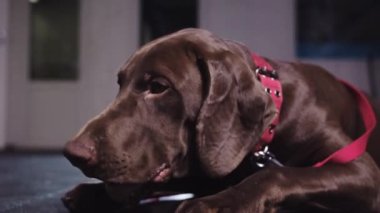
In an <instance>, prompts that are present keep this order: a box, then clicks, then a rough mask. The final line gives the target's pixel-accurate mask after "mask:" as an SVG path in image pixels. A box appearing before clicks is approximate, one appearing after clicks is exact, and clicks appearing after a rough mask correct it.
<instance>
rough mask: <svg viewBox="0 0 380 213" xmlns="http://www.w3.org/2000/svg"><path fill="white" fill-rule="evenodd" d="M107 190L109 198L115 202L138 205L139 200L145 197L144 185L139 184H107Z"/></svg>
mask: <svg viewBox="0 0 380 213" xmlns="http://www.w3.org/2000/svg"><path fill="white" fill-rule="evenodd" d="M105 189H106V192H107V194H108V196H109V197H110V198H111V199H112V200H113V201H115V202H120V203H127V204H131V205H135V204H137V202H138V200H139V199H140V198H141V197H142V196H144V193H145V189H144V184H138V183H123V184H119V183H109V182H105Z"/></svg>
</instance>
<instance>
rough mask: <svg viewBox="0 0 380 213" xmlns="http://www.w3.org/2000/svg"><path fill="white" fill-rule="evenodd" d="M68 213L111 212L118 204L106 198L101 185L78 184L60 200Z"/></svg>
mask: <svg viewBox="0 0 380 213" xmlns="http://www.w3.org/2000/svg"><path fill="white" fill-rule="evenodd" d="M61 200H62V202H63V204H64V205H65V206H66V208H67V209H69V211H70V212H72V213H76V212H81V213H86V212H91V213H96V212H112V210H114V209H115V208H116V207H117V206H118V204H116V203H114V202H113V201H111V199H110V198H109V197H108V196H107V194H106V192H105V189H104V186H103V185H102V184H80V185H78V186H76V187H75V188H74V189H72V190H71V191H69V192H67V193H66V194H65V195H64V196H63V197H62V198H61Z"/></svg>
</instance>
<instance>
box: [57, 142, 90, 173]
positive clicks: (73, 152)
mask: <svg viewBox="0 0 380 213" xmlns="http://www.w3.org/2000/svg"><path fill="white" fill-rule="evenodd" d="M63 154H64V156H65V157H66V158H67V159H68V160H69V161H70V162H71V163H72V164H73V165H74V166H76V167H79V168H80V169H85V168H88V167H91V166H94V165H95V164H96V163H97V159H96V158H97V157H96V150H95V142H94V141H93V140H91V139H90V138H88V137H79V138H77V139H74V140H71V141H69V142H68V143H67V144H66V146H65V149H64V151H63Z"/></svg>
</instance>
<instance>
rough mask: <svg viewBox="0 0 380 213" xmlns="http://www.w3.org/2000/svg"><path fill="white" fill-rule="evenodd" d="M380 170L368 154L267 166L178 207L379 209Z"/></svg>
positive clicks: (222, 209)
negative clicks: (348, 160) (302, 165)
mask: <svg viewBox="0 0 380 213" xmlns="http://www.w3.org/2000/svg"><path fill="white" fill-rule="evenodd" d="M377 180H378V169H377V167H376V166H375V164H374V163H373V162H372V160H371V159H370V158H369V157H368V156H367V155H365V156H362V157H361V158H360V159H358V160H356V161H354V162H351V163H348V164H328V165H325V166H324V167H322V168H313V167H308V168H267V169H264V170H262V171H260V172H257V173H255V174H253V175H252V176H250V177H248V178H246V179H245V180H243V181H242V182H241V183H239V184H237V185H236V186H233V187H230V188H228V189H226V190H224V191H222V192H220V193H218V194H215V195H211V196H207V197H204V198H199V199H194V200H191V201H186V202H184V203H182V204H181V205H180V207H179V208H178V209H177V212H181V213H182V212H256V213H261V212H278V210H279V209H284V208H286V209H292V210H293V209H294V210H298V211H299V210H300V209H314V211H318V212H377V211H378V210H379V207H380V204H379V189H380V186H379V182H378V181H377Z"/></svg>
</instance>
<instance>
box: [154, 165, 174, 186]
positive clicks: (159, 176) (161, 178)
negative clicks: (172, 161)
mask: <svg viewBox="0 0 380 213" xmlns="http://www.w3.org/2000/svg"><path fill="white" fill-rule="evenodd" d="M171 173H172V169H171V167H170V166H169V164H167V163H163V164H161V165H160V166H159V167H158V168H157V170H156V171H155V172H154V173H153V174H152V175H151V177H150V178H149V180H150V181H153V182H166V181H168V180H169V179H170V177H171Z"/></svg>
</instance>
